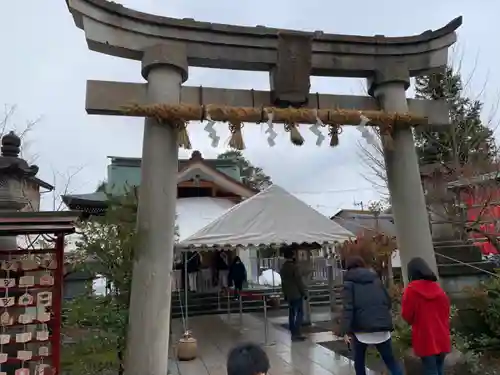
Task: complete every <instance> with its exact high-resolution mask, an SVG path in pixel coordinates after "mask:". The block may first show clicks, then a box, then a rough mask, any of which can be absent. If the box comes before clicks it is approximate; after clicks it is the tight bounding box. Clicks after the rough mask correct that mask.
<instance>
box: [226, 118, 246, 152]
mask: <svg viewBox="0 0 500 375" xmlns="http://www.w3.org/2000/svg"><path fill="white" fill-rule="evenodd" d="M242 128H243V123H242V122H241V121H238V120H231V121H230V122H229V131H230V132H231V138H229V147H231V148H233V149H235V150H244V149H245V142H244V141H243V133H242V132H241V129H242Z"/></svg>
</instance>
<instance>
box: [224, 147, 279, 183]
mask: <svg viewBox="0 0 500 375" xmlns="http://www.w3.org/2000/svg"><path fill="white" fill-rule="evenodd" d="M217 159H221V160H233V161H235V162H236V163H237V164H238V166H239V168H240V173H241V178H242V182H243V183H244V184H245V185H246V186H248V187H249V188H251V189H255V190H263V189H265V188H266V187H268V186H270V185H271V184H272V181H271V177H269V176H268V175H266V174H265V173H264V170H263V169H262V168H260V167H255V166H253V165H252V163H250V162H249V161H248V160H247V159H245V157H244V156H243V153H242V152H241V151H239V150H230V151H226V152H224V153H222V154H220V155H219V156H217Z"/></svg>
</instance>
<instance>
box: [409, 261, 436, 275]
mask: <svg viewBox="0 0 500 375" xmlns="http://www.w3.org/2000/svg"><path fill="white" fill-rule="evenodd" d="M407 272H408V279H409V280H410V281H416V280H427V281H437V276H436V275H435V274H434V272H432V270H431V268H430V267H429V265H428V264H427V263H426V262H425V260H423V259H422V258H419V257H416V258H413V259H412V260H410V261H409V262H408V266H407Z"/></svg>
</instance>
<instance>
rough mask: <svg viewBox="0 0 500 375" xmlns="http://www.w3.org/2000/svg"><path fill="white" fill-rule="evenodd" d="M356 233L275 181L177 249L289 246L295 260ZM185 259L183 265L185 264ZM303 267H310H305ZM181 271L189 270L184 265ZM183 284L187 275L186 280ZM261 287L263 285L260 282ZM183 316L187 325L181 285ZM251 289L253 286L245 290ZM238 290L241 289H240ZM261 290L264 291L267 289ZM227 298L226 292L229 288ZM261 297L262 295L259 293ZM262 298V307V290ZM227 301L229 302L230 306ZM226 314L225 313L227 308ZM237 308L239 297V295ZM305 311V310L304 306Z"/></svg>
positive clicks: (274, 290) (242, 252) (272, 289)
mask: <svg viewBox="0 0 500 375" xmlns="http://www.w3.org/2000/svg"><path fill="white" fill-rule="evenodd" d="M352 237H354V234H353V233H351V232H349V231H348V230H346V229H345V228H343V227H342V226H340V225H339V224H337V223H335V222H333V221H332V220H330V219H329V218H328V217H326V216H324V215H322V214H321V213H319V212H318V211H316V210H315V209H313V208H311V207H310V206H308V205H307V204H306V203H305V202H303V201H301V200H300V199H298V198H297V197H295V196H294V195H292V194H290V193H289V192H287V191H286V190H285V189H283V188H281V187H279V186H278V185H272V186H270V187H269V188H267V189H265V190H263V191H262V192H260V193H258V194H256V195H254V196H253V197H251V198H248V199H247V200H245V201H243V202H241V203H239V204H238V205H236V206H233V207H232V208H230V209H229V210H228V211H226V212H225V213H224V214H222V215H221V216H220V217H219V218H217V219H215V220H214V221H212V222H211V223H210V224H208V225H206V226H205V227H204V228H202V229H201V230H199V231H198V232H196V233H195V234H193V235H191V236H189V237H188V238H186V239H184V240H182V241H181V242H180V243H179V244H177V245H176V251H178V252H183V253H184V254H187V253H188V252H199V251H205V252H206V251H217V250H224V251H225V250H232V251H236V252H237V253H238V256H240V258H241V259H242V260H243V263H245V262H244V259H245V253H247V254H248V252H249V250H250V249H253V250H255V249H261V248H270V247H271V248H274V249H282V248H285V247H287V248H290V247H292V248H293V249H295V250H296V251H297V253H296V257H297V261H298V262H299V263H300V262H302V264H304V263H307V262H309V261H310V256H309V255H310V249H311V248H312V247H316V248H332V247H333V246H334V244H335V243H338V242H343V241H345V240H348V239H349V238H352ZM187 263H188V259H185V261H184V264H185V265H187ZM304 268H305V269H307V268H308V267H304ZM184 274H185V275H186V274H187V270H185V272H184ZM185 283H186V284H187V280H186V281H185ZM276 287H277V285H276V284H275V283H274V282H273V283H272V286H271V287H267V291H266V293H267V295H276V293H277V292H278V290H277V288H276ZM258 288H259V289H261V290H262V289H264V288H265V287H263V286H262V285H259V286H258ZM184 290H185V294H184V309H183V310H184V311H183V316H184V318H185V319H184V320H185V325H186V330H188V328H187V316H188V308H189V307H188V303H187V301H188V293H187V288H184ZM245 292H246V295H249V294H251V293H252V286H250V287H249V288H245V289H244V290H243V293H245ZM243 293H242V294H243ZM266 293H264V294H266ZM227 296H228V297H229V293H227ZM261 296H262V295H261ZM262 298H263V300H264V301H263V302H264V306H265V295H264V297H262ZM228 306H229V305H228ZM228 313H229V312H228ZM240 313H241V298H240ZM305 314H306V315H308V309H306V310H305Z"/></svg>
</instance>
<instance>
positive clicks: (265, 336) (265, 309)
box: [262, 295, 268, 345]
mask: <svg viewBox="0 0 500 375" xmlns="http://www.w3.org/2000/svg"><path fill="white" fill-rule="evenodd" d="M262 301H263V302H264V345H267V335H268V332H267V302H266V296H265V295H263V296H262Z"/></svg>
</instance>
